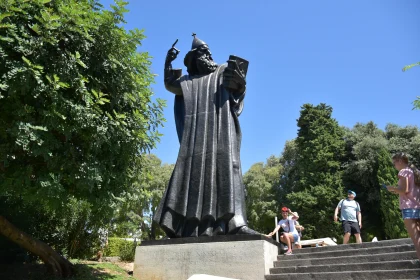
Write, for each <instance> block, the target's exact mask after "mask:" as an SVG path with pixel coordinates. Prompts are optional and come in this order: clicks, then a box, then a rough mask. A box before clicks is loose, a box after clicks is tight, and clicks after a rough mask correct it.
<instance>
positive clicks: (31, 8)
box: [0, 0, 164, 276]
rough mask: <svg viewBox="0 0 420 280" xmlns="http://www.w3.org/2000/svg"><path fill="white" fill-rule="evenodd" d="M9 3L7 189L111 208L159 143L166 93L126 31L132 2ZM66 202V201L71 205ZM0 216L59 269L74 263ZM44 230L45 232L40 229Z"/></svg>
mask: <svg viewBox="0 0 420 280" xmlns="http://www.w3.org/2000/svg"><path fill="white" fill-rule="evenodd" d="M116 3H117V4H116V6H113V7H112V11H105V10H103V9H101V5H100V4H99V1H96V0H56V1H49V0H33V1H25V0H12V1H1V2H0V25H1V28H0V41H1V45H0V100H1V102H0V194H1V195H2V196H4V197H7V198H8V199H9V200H10V199H11V200H13V199H15V198H16V199H22V200H23V201H24V202H27V203H38V204H39V205H40V206H42V207H44V209H45V211H47V209H49V210H48V211H51V212H60V211H64V210H66V209H65V207H66V205H67V203H69V202H70V201H71V200H72V199H76V200H80V201H85V202H86V204H87V205H90V207H91V210H92V211H93V212H94V213H97V214H98V215H99V214H100V215H103V217H104V218H105V217H108V218H109V217H110V216H111V214H112V211H113V209H112V205H113V204H114V203H112V202H113V200H114V198H115V197H119V196H121V195H124V193H125V192H127V191H130V190H131V186H132V184H133V182H134V181H135V180H136V179H137V174H139V173H140V172H141V171H142V170H141V165H142V153H143V152H145V151H148V150H150V149H151V148H153V147H154V145H155V142H156V141H157V140H158V137H159V133H158V132H157V127H158V126H159V125H160V124H161V122H162V121H163V118H162V106H163V105H164V103H163V101H161V100H157V101H156V102H152V100H151V97H152V91H151V88H150V84H151V83H152V82H153V75H152V74H151V72H150V60H149V56H148V54H147V53H138V52H137V48H138V46H139V45H140V44H141V40H142V39H143V38H144V35H143V33H142V31H140V30H137V29H134V30H131V31H129V32H127V31H126V30H125V29H124V28H123V27H122V26H121V25H122V24H123V23H124V19H123V17H124V12H126V11H127V10H126V9H125V8H124V6H125V4H126V3H124V2H122V1H117V2H116ZM63 208H64V209H63ZM7 218H8V215H7V213H2V216H0V233H1V234H3V235H5V236H6V237H8V238H9V239H11V240H12V241H14V242H17V243H19V244H20V245H21V246H22V247H24V248H25V249H27V250H29V251H31V252H32V253H34V254H36V255H38V256H40V258H41V259H42V260H43V261H44V262H45V263H46V265H47V266H48V267H49V268H50V270H51V271H52V272H53V273H54V274H55V275H58V276H67V275H69V274H71V268H70V263H69V262H68V261H66V260H65V259H64V258H62V257H61V256H60V255H59V254H58V253H56V252H54V251H53V250H52V249H51V248H50V247H49V246H48V245H46V244H45V243H43V242H41V241H40V240H38V239H34V238H32V237H31V236H30V235H28V234H26V233H23V232H22V231H20V230H19V229H18V228H16V227H15V226H14V225H13V224H11V222H13V220H12V221H11V222H10V221H8V220H7ZM38 238H42V236H39V237H38Z"/></svg>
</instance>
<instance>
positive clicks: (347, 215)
mask: <svg viewBox="0 0 420 280" xmlns="http://www.w3.org/2000/svg"><path fill="white" fill-rule="evenodd" d="M355 197H356V193H355V192H354V191H351V190H349V191H348V196H347V199H342V200H341V201H340V202H339V203H338V205H337V207H336V208H335V212H334V221H335V222H337V220H338V216H337V215H338V210H340V209H341V222H342V226H343V230H344V236H343V244H347V243H348V242H349V239H350V235H351V234H354V236H355V237H356V242H357V243H362V238H361V236H360V229H361V228H362V213H361V210H360V205H359V203H357V202H356V201H355V200H354V198H355Z"/></svg>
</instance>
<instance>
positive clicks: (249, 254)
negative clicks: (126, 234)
mask: <svg viewBox="0 0 420 280" xmlns="http://www.w3.org/2000/svg"><path fill="white" fill-rule="evenodd" d="M277 244H278V243H276V242H275V241H274V240H272V239H271V238H267V237H265V236H261V235H222V236H212V237H191V238H177V239H168V240H158V241H145V242H143V243H142V244H141V245H140V246H138V247H137V249H136V256H135V260H134V278H135V279H137V280H187V279H188V278H189V277H191V276H192V275H194V274H208V275H214V276H220V277H229V278H235V279H241V280H264V279H265V278H264V275H266V274H269V269H270V268H272V267H273V262H274V261H275V260H276V259H277V255H278V247H277Z"/></svg>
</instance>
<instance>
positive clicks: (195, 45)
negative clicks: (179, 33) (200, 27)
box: [191, 33, 207, 50]
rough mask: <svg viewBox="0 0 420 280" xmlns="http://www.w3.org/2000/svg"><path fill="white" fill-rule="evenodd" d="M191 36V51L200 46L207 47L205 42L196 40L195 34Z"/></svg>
mask: <svg viewBox="0 0 420 280" xmlns="http://www.w3.org/2000/svg"><path fill="white" fill-rule="evenodd" d="M193 36H194V39H193V42H192V46H191V50H195V49H197V48H198V47H199V46H202V45H207V44H206V42H204V41H203V40H200V39H198V38H197V37H196V34H195V33H193Z"/></svg>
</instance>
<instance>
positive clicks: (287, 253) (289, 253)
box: [284, 251, 293, 255]
mask: <svg viewBox="0 0 420 280" xmlns="http://www.w3.org/2000/svg"><path fill="white" fill-rule="evenodd" d="M284 254H285V255H293V253H292V251H288V252H286V253H284Z"/></svg>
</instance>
